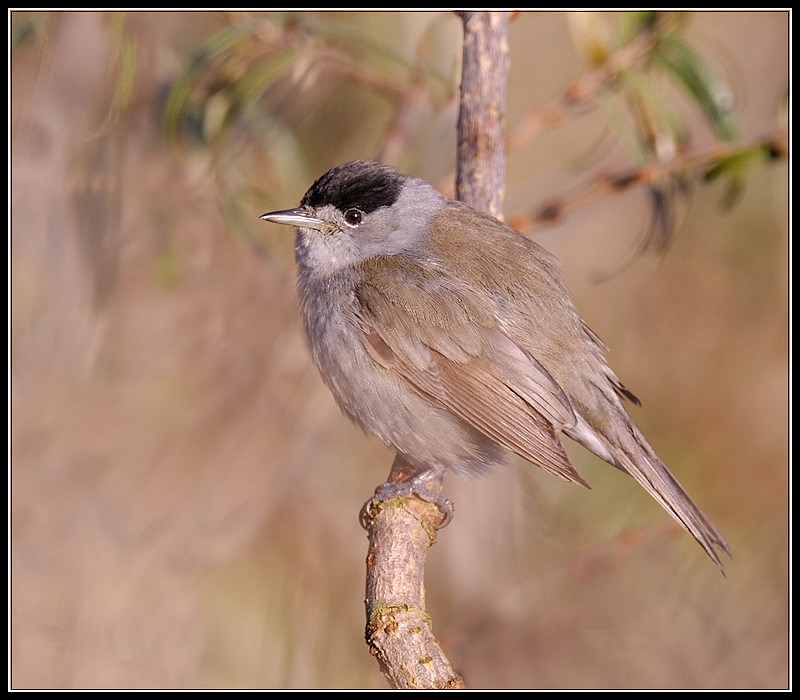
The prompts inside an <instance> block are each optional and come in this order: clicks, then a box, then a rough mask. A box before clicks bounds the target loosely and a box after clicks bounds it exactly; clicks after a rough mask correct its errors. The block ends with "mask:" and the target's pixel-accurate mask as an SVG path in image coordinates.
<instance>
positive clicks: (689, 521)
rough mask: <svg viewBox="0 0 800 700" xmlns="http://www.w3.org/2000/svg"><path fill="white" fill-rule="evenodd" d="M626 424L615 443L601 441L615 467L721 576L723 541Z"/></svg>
mask: <svg viewBox="0 0 800 700" xmlns="http://www.w3.org/2000/svg"><path fill="white" fill-rule="evenodd" d="M626 422H627V423H628V425H627V426H625V427H627V428H628V429H629V431H626V430H625V427H622V428H621V429H620V430H619V431H618V432H619V433H620V434H618V435H617V436H616V437H617V439H616V440H615V441H613V442H611V441H610V440H608V438H605V437H603V438H601V439H602V440H603V442H604V443H605V444H606V446H607V448H608V450H609V452H610V453H611V454H612V456H613V459H614V462H613V464H614V466H616V467H618V468H619V469H621V470H622V471H624V472H627V473H628V474H630V475H631V476H632V477H633V478H634V479H636V481H637V482H639V484H640V485H641V486H642V487H643V488H644V489H645V491H647V492H648V493H649V494H650V495H651V496H652V497H653V498H654V499H655V500H656V501H657V502H658V503H660V504H661V506H662V507H663V508H664V510H666V511H667V512H668V513H669V514H670V515H671V516H672V517H673V518H675V520H676V521H677V522H678V523H680V524H681V525H682V526H683V528H684V529H685V530H686V531H687V532H688V533H689V534H690V535H692V536H693V537H694V538H695V539H696V540H697V542H698V543H699V544H700V546H701V547H702V548H703V549H704V550H705V551H706V553H707V554H708V556H709V557H710V558H711V560H712V561H713V562H714V563H715V564H716V565H717V567H718V568H719V570H720V571H721V572H722V573H723V574H724V573H725V569H724V566H723V563H722V560H721V558H720V554H721V553H722V552H724V553H725V554H727V555H728V556H731V550H730V547H729V546H728V543H727V542H726V541H725V538H724V537H723V536H722V534H721V533H720V532H719V530H717V528H716V527H715V526H714V524H713V523H712V522H711V520H709V518H708V517H707V516H706V515H705V513H703V511H702V510H700V508H699V507H698V506H697V504H696V503H695V502H694V501H693V500H692V499H691V497H690V496H689V494H688V493H686V491H685V490H684V488H683V487H682V486H681V485H680V483H678V480H677V479H676V478H675V477H674V476H673V475H672V473H671V472H670V471H669V469H667V467H666V465H665V464H664V463H663V462H662V461H661V460H660V459H659V458H658V455H656V453H655V451H654V450H653V448H652V447H651V446H650V443H648V441H647V439H646V438H645V437H644V435H643V434H642V432H641V431H640V430H639V429H638V428H637V427H636V425H634V424H633V422H632V421H626ZM614 443H616V445H614Z"/></svg>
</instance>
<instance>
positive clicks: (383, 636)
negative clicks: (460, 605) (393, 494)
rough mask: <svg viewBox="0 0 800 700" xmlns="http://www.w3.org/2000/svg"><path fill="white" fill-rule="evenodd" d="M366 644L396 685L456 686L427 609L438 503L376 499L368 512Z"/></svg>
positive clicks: (459, 681)
mask: <svg viewBox="0 0 800 700" xmlns="http://www.w3.org/2000/svg"><path fill="white" fill-rule="evenodd" d="M365 520H366V521H367V522H366V523H365V524H366V525H367V529H368V531H369V534H370V537H369V553H368V555H367V596H366V606H367V632H366V638H367V644H369V647H370V651H371V652H372V653H373V654H374V655H375V656H376V657H377V659H378V663H379V664H380V666H381V670H382V671H383V672H384V674H385V675H386V678H387V679H388V680H389V682H390V683H391V684H392V686H393V687H394V688H399V689H412V688H416V689H422V688H426V689H447V688H450V689H457V688H463V687H464V683H463V680H462V679H461V677H460V676H459V675H458V674H457V673H456V672H455V671H454V670H453V667H452V666H451V665H450V662H449V661H448V660H447V657H446V656H445V655H444V653H443V652H442V650H441V647H440V646H439V643H438V642H437V641H436V638H435V637H434V636H433V631H432V629H431V620H430V618H429V617H428V614H427V612H425V592H424V586H423V583H422V581H423V576H424V568H425V556H426V553H427V550H428V547H430V546H431V545H432V544H434V542H435V541H436V528H437V527H438V526H439V524H440V522H441V520H442V514H441V512H440V511H439V508H438V507H437V506H436V505H434V504H431V503H427V502H426V501H422V500H420V499H418V498H394V499H391V500H389V501H383V502H377V501H376V502H373V504H372V507H371V508H369V510H368V512H367V513H366V517H365Z"/></svg>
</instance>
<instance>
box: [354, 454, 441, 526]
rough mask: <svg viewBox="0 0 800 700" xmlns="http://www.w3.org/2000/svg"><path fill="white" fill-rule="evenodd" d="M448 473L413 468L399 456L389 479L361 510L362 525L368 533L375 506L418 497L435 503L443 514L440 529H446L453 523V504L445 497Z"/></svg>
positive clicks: (411, 464)
mask: <svg viewBox="0 0 800 700" xmlns="http://www.w3.org/2000/svg"><path fill="white" fill-rule="evenodd" d="M443 480H444V471H443V470H438V469H424V470H420V468H419V467H418V466H417V465H415V464H413V463H412V462H411V461H410V460H409V459H408V458H407V457H406V456H405V455H402V454H400V453H399V452H398V453H397V456H396V457H395V458H394V462H392V468H391V470H390V471H389V477H388V479H387V480H386V481H385V482H384V483H382V484H380V485H379V486H378V487H377V488H376V489H375V494H374V495H373V496H372V498H370V499H369V500H368V501H367V502H366V503H365V504H364V505H363V507H362V508H361V512H360V514H359V521H360V522H361V526H362V527H364V529H365V530H366V529H367V527H366V522H367V519H368V517H369V510H370V508H371V507H372V504H373V503H374V502H376V501H377V502H380V501H388V500H390V499H392V498H398V497H408V496H416V497H417V498H419V499H421V500H423V501H426V502H427V503H433V504H434V505H436V506H437V507H438V508H439V510H440V511H441V512H442V522H441V523H440V524H439V528H443V527H445V526H446V525H447V524H449V522H450V521H451V520H452V519H453V512H454V508H453V502H452V501H450V500H449V499H447V498H445V497H444V496H442V495H441V494H440V493H439V492H440V491H441V489H442V483H443Z"/></svg>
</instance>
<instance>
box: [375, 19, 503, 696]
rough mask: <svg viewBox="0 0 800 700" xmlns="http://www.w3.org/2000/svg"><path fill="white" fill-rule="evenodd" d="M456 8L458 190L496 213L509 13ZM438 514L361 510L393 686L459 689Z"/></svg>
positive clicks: (403, 474) (407, 508) (419, 504)
mask: <svg viewBox="0 0 800 700" xmlns="http://www.w3.org/2000/svg"><path fill="white" fill-rule="evenodd" d="M459 15H460V16H461V18H462V20H463V24H464V65H463V69H462V80H461V107H460V110H459V120H458V166H457V172H458V176H457V196H458V198H459V199H461V200H462V201H464V202H467V203H469V204H470V205H472V206H474V207H476V208H479V209H483V210H484V211H488V212H490V213H491V214H493V215H494V216H497V217H501V216H502V209H503V194H504V177H505V139H504V135H503V130H504V126H505V124H504V121H505V95H506V77H507V72H508V13H507V12H466V11H465V12H460V13H459ZM413 475H414V473H413V469H412V468H411V467H410V465H408V464H407V463H405V462H404V461H403V459H401V458H400V457H398V458H397V459H395V462H394V464H393V466H392V470H391V472H390V474H389V478H388V481H389V482H393V483H397V482H402V481H406V480H407V479H409V478H410V477H412V476H413ZM438 487H439V488H441V484H438ZM443 519H444V518H443V514H442V510H441V509H440V507H439V506H438V505H436V504H435V503H430V502H428V501H425V500H422V499H420V498H417V497H415V496H404V497H399V498H392V499H389V500H386V501H379V500H377V499H373V500H372V501H371V502H370V503H369V504H368V505H367V506H366V507H365V508H364V510H363V511H362V524H363V525H364V527H365V529H366V530H367V532H368V533H369V554H368V556H367V584H366V600H365V603H366V612H367V628H366V639H367V644H368V645H369V647H370V651H371V652H372V653H373V654H374V655H375V656H376V658H377V659H378V663H379V664H380V667H381V670H382V671H383V673H384V675H385V676H386V678H387V680H388V681H389V683H391V684H392V686H393V687H394V688H403V689H411V688H416V689H446V688H449V689H461V688H464V681H463V679H462V678H461V677H460V676H459V675H458V674H457V673H456V672H455V671H454V670H453V667H452V665H451V664H450V662H449V661H448V659H447V657H446V656H445V655H444V653H443V652H442V649H441V647H440V646H439V643H438V641H437V640H436V638H435V637H434V635H433V631H432V625H431V620H430V617H429V616H428V613H427V612H426V611H425V595H424V590H425V589H424V584H423V579H424V568H425V556H426V554H427V551H428V548H429V547H430V546H431V545H433V544H434V543H435V542H436V532H437V528H439V527H440V526H441V524H442V521H443Z"/></svg>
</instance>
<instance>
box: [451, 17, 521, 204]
mask: <svg viewBox="0 0 800 700" xmlns="http://www.w3.org/2000/svg"><path fill="white" fill-rule="evenodd" d="M458 14H459V16H460V17H461V20H462V22H463V23H464V53H463V61H462V67H461V105H460V108H459V111H458V162H457V166H456V167H457V170H456V199H459V200H460V201H462V202H466V203H467V204H469V205H470V206H472V207H475V208H476V209H482V210H483V211H486V212H488V213H489V214H491V215H492V216H495V217H497V218H498V219H502V217H503V196H504V194H505V109H506V85H507V82H508V80H507V77H508V15H509V13H508V12H472V11H462V12H459V13H458Z"/></svg>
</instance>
